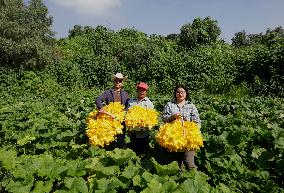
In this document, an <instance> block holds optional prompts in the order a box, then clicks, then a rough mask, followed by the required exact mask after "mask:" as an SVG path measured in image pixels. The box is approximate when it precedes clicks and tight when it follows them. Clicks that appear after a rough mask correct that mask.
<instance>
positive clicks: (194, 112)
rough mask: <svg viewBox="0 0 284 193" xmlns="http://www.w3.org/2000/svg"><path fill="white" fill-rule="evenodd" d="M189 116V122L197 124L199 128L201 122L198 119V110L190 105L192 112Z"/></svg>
mask: <svg viewBox="0 0 284 193" xmlns="http://www.w3.org/2000/svg"><path fill="white" fill-rule="evenodd" d="M190 116H191V120H192V121H193V122H195V123H197V124H198V125H199V126H201V121H200V118H199V113H198V110H197V108H196V107H195V105H193V104H192V111H191V113H190Z"/></svg>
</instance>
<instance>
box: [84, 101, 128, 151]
mask: <svg viewBox="0 0 284 193" xmlns="http://www.w3.org/2000/svg"><path fill="white" fill-rule="evenodd" d="M103 110H104V111H106V112H108V113H110V114H111V115H113V116H114V117H115V119H113V118H112V117H111V116H109V115H106V114H101V113H98V111H97V110H96V111H93V112H90V113H89V116H88V117H87V119H86V123H87V131H86V134H87V136H88V137H89V141H90V143H91V144H92V145H96V146H100V147H104V146H106V145H109V144H110V143H111V142H112V141H114V140H115V139H116V135H117V134H122V133H123V131H122V129H123V126H122V125H121V122H122V121H123V119H124V115H125V112H124V106H123V105H121V104H120V103H118V102H114V103H110V104H109V105H107V106H105V107H103Z"/></svg>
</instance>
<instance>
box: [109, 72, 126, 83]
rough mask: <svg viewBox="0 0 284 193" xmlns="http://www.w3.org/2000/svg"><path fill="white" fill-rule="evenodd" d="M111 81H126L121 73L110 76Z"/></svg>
mask: <svg viewBox="0 0 284 193" xmlns="http://www.w3.org/2000/svg"><path fill="white" fill-rule="evenodd" d="M111 78H112V80H113V81H114V80H115V79H122V80H126V78H127V76H123V74H121V73H116V74H114V75H112V77H111Z"/></svg>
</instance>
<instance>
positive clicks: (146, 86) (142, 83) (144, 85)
mask: <svg viewBox="0 0 284 193" xmlns="http://www.w3.org/2000/svg"><path fill="white" fill-rule="evenodd" d="M136 87H137V88H143V89H145V90H148V89H149V86H148V84H146V83H145V82H139V83H138V84H137V86H136Z"/></svg>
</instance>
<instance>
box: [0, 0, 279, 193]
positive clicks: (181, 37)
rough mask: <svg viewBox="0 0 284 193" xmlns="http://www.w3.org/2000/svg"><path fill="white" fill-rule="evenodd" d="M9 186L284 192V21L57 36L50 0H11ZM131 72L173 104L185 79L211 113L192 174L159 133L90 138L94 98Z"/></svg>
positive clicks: (76, 31) (5, 28) (4, 118)
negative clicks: (249, 27) (142, 150)
mask: <svg viewBox="0 0 284 193" xmlns="http://www.w3.org/2000/svg"><path fill="white" fill-rule="evenodd" d="M0 14H1V17H0V24H1V25H0V53H1V54H0V65H1V68H0V72H1V73H0V91H1V94H0V99H1V100H0V126H1V129H0V183H1V184H0V192H198V193H199V192H200V193H201V192H216V193H217V192H265V193H267V192H273V193H274V192H284V189H283V187H284V181H283V179H284V176H283V172H284V171H283V168H284V159H283V154H284V152H283V150H284V130H283V127H284V101H283V95H284V87H283V85H284V84H283V83H284V79H283V74H284V71H283V69H284V66H283V64H284V58H283V56H284V41H283V40H284V31H283V29H282V27H276V28H275V29H267V30H266V31H265V32H264V33H260V34H246V32H245V31H241V32H238V33H236V34H235V36H234V37H233V38H232V43H231V44H229V43H227V42H224V41H223V40H222V39H219V35H220V33H221V29H220V28H219V27H218V22H217V21H216V20H214V19H212V18H210V17H207V18H204V19H202V18H196V19H194V20H193V21H192V22H191V23H187V24H185V25H183V26H181V31H180V33H179V34H169V35H167V36H159V35H154V34H153V35H147V34H145V33H143V32H140V31H138V30H136V29H121V30H119V31H113V30H111V29H109V28H106V27H104V26H97V27H95V28H93V27H90V26H79V25H76V26H74V28H73V29H71V30H70V32H69V36H68V37H66V38H62V39H54V38H53V34H54V33H53V32H52V31H51V30H50V28H51V25H52V17H50V16H49V15H48V10H47V8H46V7H45V5H44V4H43V3H42V1H40V0H31V1H30V2H29V4H28V5H25V4H24V3H23V1H21V0H2V1H0ZM116 72H122V73H123V74H126V75H127V76H128V80H127V82H126V83H125V89H126V90H127V91H128V92H129V93H130V94H131V96H133V97H134V96H135V83H136V82H138V81H146V82H148V83H149V85H150V90H149V97H150V98H151V100H152V101H153V103H154V105H155V107H156V109H157V110H158V111H162V109H163V106H164V105H165V104H166V102H167V101H169V100H171V99H172V91H173V87H174V86H175V85H176V84H178V83H179V84H180V83H182V84H186V85H187V86H188V87H189V89H190V100H191V101H192V102H193V103H194V104H195V105H196V106H197V108H198V110H199V112H200V116H201V119H202V133H203V135H204V138H205V146H204V148H202V149H201V150H200V151H199V152H197V156H196V164H197V165H198V170H197V171H190V172H188V171H183V172H181V171H180V169H179V167H178V164H177V162H172V158H173V157H172V156H173V155H169V154H168V153H167V152H166V151H165V150H164V149H162V148H161V147H160V146H159V145H158V144H157V142H156V141H155V139H154V136H155V133H156V132H157V130H155V131H153V132H152V133H151V143H150V147H151V148H150V151H149V152H148V154H147V155H144V156H138V155H136V154H135V153H134V152H133V151H132V150H131V149H128V148H127V145H126V146H125V148H120V149H119V148H116V149H113V148H110V147H108V148H106V149H100V148H97V147H91V146H90V145H89V143H88V139H87V137H86V135H85V130H86V125H85V119H86V116H87V114H88V113H89V112H90V111H92V110H93V109H94V108H95V104H94V100H95V99H96V97H97V96H98V95H99V94H100V93H101V92H102V91H103V90H104V89H107V88H110V87H111V86H112V83H111V82H110V77H111V75H112V74H113V73H116Z"/></svg>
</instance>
